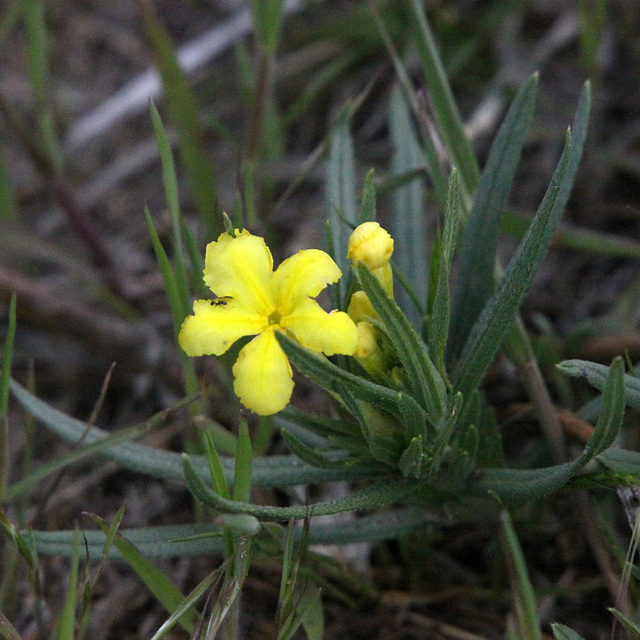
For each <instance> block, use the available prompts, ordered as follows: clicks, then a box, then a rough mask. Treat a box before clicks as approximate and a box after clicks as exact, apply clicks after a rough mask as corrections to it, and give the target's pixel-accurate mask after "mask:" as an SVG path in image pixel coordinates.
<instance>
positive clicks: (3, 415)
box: [0, 293, 16, 502]
mask: <svg viewBox="0 0 640 640" xmlns="http://www.w3.org/2000/svg"><path fill="white" fill-rule="evenodd" d="M15 335H16V295H15V293H14V294H13V295H12V296H11V302H10V303H9V320H8V326H7V337H6V338H5V341H4V349H3V350H2V373H1V374H0V502H2V500H3V499H4V497H5V496H6V493H7V483H8V481H9V422H8V416H7V412H8V410H9V381H10V379H11V360H12V358H13V341H14V338H15Z"/></svg>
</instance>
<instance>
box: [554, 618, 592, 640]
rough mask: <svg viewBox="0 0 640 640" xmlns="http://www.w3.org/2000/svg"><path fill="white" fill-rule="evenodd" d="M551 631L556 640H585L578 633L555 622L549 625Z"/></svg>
mask: <svg viewBox="0 0 640 640" xmlns="http://www.w3.org/2000/svg"><path fill="white" fill-rule="evenodd" d="M551 629H552V630H553V637H554V638H555V639H556V640H585V639H584V638H583V637H582V636H581V635H580V634H579V633H576V632H575V631H573V630H572V629H569V627H566V626H565V625H563V624H559V623H557V622H554V623H553V624H552V625H551Z"/></svg>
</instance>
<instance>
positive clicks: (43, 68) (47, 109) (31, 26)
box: [22, 0, 64, 173]
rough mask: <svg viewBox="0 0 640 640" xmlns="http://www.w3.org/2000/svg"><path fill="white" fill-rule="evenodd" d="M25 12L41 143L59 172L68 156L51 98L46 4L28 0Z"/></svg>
mask: <svg viewBox="0 0 640 640" xmlns="http://www.w3.org/2000/svg"><path fill="white" fill-rule="evenodd" d="M22 12H23V16H24V24H25V30H26V34H27V52H28V62H29V80H30V81H31V87H32V89H33V93H34V97H35V108H36V119H37V125H38V133H39V134H40V143H41V144H42V149H43V150H44V152H45V155H46V159H47V162H48V163H49V170H50V171H52V172H54V173H59V172H60V171H61V170H62V168H63V164H64V155H63V153H62V150H61V148H60V142H59V140H58V137H57V133H56V122H55V113H54V108H53V103H52V99H51V98H52V95H53V93H52V91H51V87H50V82H49V59H48V52H47V25H46V22H45V3H44V1H43V0H25V1H24V2H23V3H22Z"/></svg>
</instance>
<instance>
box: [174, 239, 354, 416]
mask: <svg viewBox="0 0 640 640" xmlns="http://www.w3.org/2000/svg"><path fill="white" fill-rule="evenodd" d="M341 275H342V274H341V272H340V269H339V268H338V266H337V265H336V263H335V262H334V261H333V260H332V259H331V257H330V256H329V255H328V254H326V253H325V252H324V251H319V250H317V249H307V250H304V251H299V252H298V253H297V254H295V255H293V256H291V257H290V258H288V259H287V260H285V261H284V262H283V263H282V264H281V265H280V266H279V267H278V268H277V269H276V271H275V272H274V271H273V258H272V256H271V252H270V251H269V248H268V247H267V245H266V244H265V242H264V240H263V239H262V238H260V237H258V236H254V235H251V234H250V233H249V232H248V231H246V230H244V231H242V232H240V231H238V230H236V231H235V235H233V236H232V235H230V234H228V233H223V234H222V235H221V236H220V237H219V238H218V241H217V242H212V243H210V244H209V245H208V246H207V253H206V257H205V269H204V281H205V283H206V284H207V286H208V287H209V288H210V289H211V291H213V292H214V294H215V295H216V296H217V298H216V299H215V300H196V301H195V302H194V303H193V313H194V315H192V316H188V317H187V319H186V320H185V321H184V324H183V325H182V330H181V331H180V337H179V341H180V345H181V346H182V348H183V349H184V351H185V352H186V353H187V355H190V356H202V355H211V354H213V355H217V356H219V355H222V354H223V353H224V352H225V351H227V349H228V348H229V347H230V346H231V345H232V344H233V343H234V342H235V341H236V340H238V339H239V338H241V337H243V336H256V337H255V338H254V339H253V340H251V341H250V342H249V343H247V344H246V345H245V346H244V347H243V348H242V349H241V351H240V354H239V355H238V359H237V360H236V363H235V364H234V365H233V375H234V378H235V382H234V390H235V392H236V394H237V395H238V397H239V398H240V401H241V402H242V404H243V405H244V406H245V407H247V408H248V409H251V410H252V411H254V412H255V413H257V414H260V415H270V414H272V413H277V412H278V411H280V410H281V409H284V407H286V406H287V404H288V402H289V399H290V398H291V393H292V392H293V379H292V373H291V366H290V364H289V361H288V359H287V356H286V355H285V353H284V351H283V350H282V348H281V347H280V344H279V343H278V341H277V339H276V336H275V332H276V330H280V331H284V332H286V333H287V334H289V335H290V336H293V337H295V338H296V339H297V340H298V342H300V343H301V344H302V345H303V346H305V347H307V348H308V349H311V350H312V351H315V352H321V353H324V354H326V355H333V354H335V353H341V354H346V355H352V354H353V353H354V352H355V349H356V344H357V341H358V332H357V330H356V327H355V324H354V323H353V321H352V320H351V318H349V316H348V315H347V314H346V313H343V312H341V311H331V312H330V313H327V312H326V311H324V310H323V309H322V308H321V307H320V305H319V304H318V303H317V302H316V301H315V300H314V299H313V298H315V297H316V296H317V295H318V294H319V293H320V292H321V291H322V290H323V289H324V288H325V287H326V286H327V284H332V283H334V282H337V280H338V279H339V278H340V276H341Z"/></svg>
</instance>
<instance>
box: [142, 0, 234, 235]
mask: <svg viewBox="0 0 640 640" xmlns="http://www.w3.org/2000/svg"><path fill="white" fill-rule="evenodd" d="M138 5H139V7H140V12H141V14H142V23H143V26H144V29H145V32H146V34H147V37H148V38H149V42H150V43H151V46H152V48H153V52H154V55H155V57H156V62H157V65H158V70H159V72H160V76H161V78H162V84H163V87H164V91H165V95H166V98H167V104H168V107H169V112H170V114H171V119H172V121H173V123H174V124H175V127H176V133H177V135H178V141H179V144H180V155H181V158H182V162H183V164H184V166H185V169H186V173H187V176H188V179H189V183H190V185H191V188H192V190H193V195H194V198H195V201H196V205H197V208H198V211H199V213H200V217H201V219H202V221H203V222H204V224H205V226H206V229H207V233H208V236H209V237H210V238H217V237H218V236H219V235H220V233H222V231H223V227H222V216H221V210H220V205H219V204H218V194H217V189H216V186H215V185H216V181H215V173H214V170H213V166H212V164H211V159H210V158H209V154H208V153H207V150H206V148H205V145H204V142H203V136H202V131H201V128H200V122H199V119H198V107H197V103H196V99H195V96H194V94H193V91H192V90H191V87H190V86H189V83H188V81H187V79H186V77H185V75H184V72H183V71H182V69H181V68H180V65H179V64H178V61H177V58H176V55H175V51H174V49H173V44H172V42H171V38H170V37H169V34H168V33H167V31H166V29H165V28H164V26H163V25H162V23H161V22H160V20H158V17H157V16H156V14H155V13H154V11H153V9H152V7H151V5H150V4H149V3H148V2H147V0H138Z"/></svg>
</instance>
